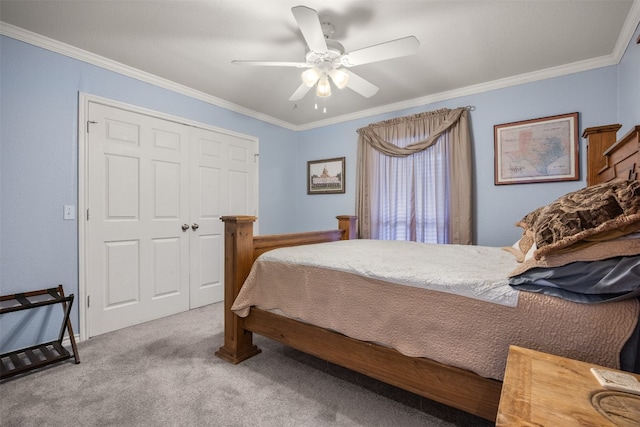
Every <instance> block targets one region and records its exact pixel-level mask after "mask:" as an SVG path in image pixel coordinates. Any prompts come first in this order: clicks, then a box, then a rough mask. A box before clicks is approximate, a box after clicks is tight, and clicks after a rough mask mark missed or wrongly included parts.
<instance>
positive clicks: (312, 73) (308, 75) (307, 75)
mask: <svg viewBox="0 0 640 427" xmlns="http://www.w3.org/2000/svg"><path fill="white" fill-rule="evenodd" d="M301 77H302V83H304V84H305V85H307V87H311V86H313V85H314V84H316V82H317V81H318V79H319V78H320V74H318V72H317V71H316V69H315V68H309V69H308V70H305V71H303V72H302V75H301Z"/></svg>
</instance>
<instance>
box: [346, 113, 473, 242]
mask: <svg viewBox="0 0 640 427" xmlns="http://www.w3.org/2000/svg"><path fill="white" fill-rule="evenodd" d="M469 108H472V107H469ZM469 108H467V107H465V108H457V109H455V110H449V109H442V110H437V111H433V112H427V113H420V114H415V115H413V116H408V117H401V118H397V119H391V120H387V121H384V122H379V123H373V124H371V125H368V126H366V127H364V128H361V129H358V134H359V137H358V172H357V185H356V214H357V216H358V224H359V230H358V235H359V237H360V238H364V239H386V240H392V239H393V240H413V241H418V242H426V243H456V244H471V243H472V218H471V137H470V135H469V123H468V119H467V114H468V111H467V110H468V109H469Z"/></svg>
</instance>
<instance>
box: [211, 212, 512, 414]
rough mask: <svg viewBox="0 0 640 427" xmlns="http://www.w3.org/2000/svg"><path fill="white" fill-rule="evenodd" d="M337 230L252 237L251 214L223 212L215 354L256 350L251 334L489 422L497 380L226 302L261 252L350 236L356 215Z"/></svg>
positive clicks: (233, 358)
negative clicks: (219, 332)
mask: <svg viewBox="0 0 640 427" xmlns="http://www.w3.org/2000/svg"><path fill="white" fill-rule="evenodd" d="M337 218H338V227H339V229H338V230H332V231H323V232H311V233H296V234H284V235H273V236H255V237H254V236H253V223H254V221H255V220H256V218H255V217H253V216H234V217H223V218H222V221H224V222H225V301H224V304H225V341H224V346H222V347H221V348H220V349H219V350H218V351H217V352H216V355H217V356H218V357H221V358H222V359H224V360H227V361H229V362H231V363H234V364H235V363H239V362H241V361H243V360H245V359H247V358H249V357H252V356H254V355H256V354H258V353H260V349H258V347H256V346H255V345H254V344H253V341H252V333H254V332H255V333H257V334H260V335H262V336H265V337H268V338H270V339H273V340H275V341H279V342H281V343H283V344H286V345H288V346H290V347H293V348H296V349H298V350H301V351H303V352H305V353H309V354H312V355H314V356H317V357H319V358H322V359H324V360H327V361H329V362H332V363H335V364H338V365H341V366H344V367H346V368H349V369H352V370H354V371H357V372H360V373H362V374H365V375H368V376H370V377H373V378H376V379H378V380H381V381H384V382H386V383H388V384H391V385H394V386H396V387H400V388H402V389H405V390H408V391H410V392H413V393H416V394H418V395H420V396H424V397H427V398H429V399H432V400H435V401H437V402H440V403H443V404H446V405H449V406H452V407H454V408H457V409H460V410H463V411H465V412H469V413H472V414H475V415H477V416H480V417H482V418H485V419H488V420H491V421H495V418H496V414H497V410H498V402H499V400H500V392H501V389H502V383H501V382H500V381H496V380H493V379H487V378H483V377H481V376H479V375H476V374H474V373H472V372H469V371H466V370H463V369H459V368H455V367H452V366H447V365H443V364H441V363H438V362H434V361H432V360H429V359H424V358H416V357H409V356H405V355H403V354H401V353H399V352H397V351H396V350H393V349H390V348H387V347H383V346H379V345H375V344H372V343H368V342H363V341H358V340H355V339H352V338H349V337H346V336H344V335H342V334H339V333H335V332H332V331H329V330H326V329H323V328H319V327H316V326H313V325H309V324H306V323H302V322H298V321H296V320H293V319H289V318H287V317H283V316H279V315H277V314H273V313H270V312H267V311H264V310H260V309H256V308H252V309H251V311H250V314H249V315H248V316H247V317H245V318H241V317H238V316H236V315H235V314H234V313H233V312H232V311H231V305H232V304H233V301H234V300H235V298H236V296H237V295H238V292H239V291H240V288H241V287H242V285H243V283H244V281H245V279H246V278H247V276H248V274H249V271H250V270H251V266H252V264H253V261H254V260H255V259H256V258H257V256H258V255H260V254H261V253H263V252H266V251H268V250H271V249H275V248H278V247H285V246H296V245H304V244H310V243H321V242H328V241H335V240H341V239H353V238H355V232H356V226H355V224H356V218H355V217H352V216H339V217H337Z"/></svg>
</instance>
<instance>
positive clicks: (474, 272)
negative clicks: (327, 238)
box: [260, 240, 518, 307]
mask: <svg viewBox="0 0 640 427" xmlns="http://www.w3.org/2000/svg"><path fill="white" fill-rule="evenodd" d="M389 248H391V249H392V250H389ZM260 259H262V260H264V261H277V262H283V263H291V264H302V265H307V266H311V267H322V268H328V269H332V270H337V271H342V272H347V273H353V274H358V275H361V276H364V277H369V278H373V279H378V280H384V281H387V282H392V283H396V284H401V285H408V286H414V287H418V288H424V289H430V290H435V291H440V292H447V293H451V294H456V295H461V296H466V297H469V298H474V299H478V300H481V301H486V302H491V303H495V304H500V305H505V306H509V307H515V306H516V305H517V303H518V291H516V290H514V289H512V288H511V287H510V286H509V284H508V274H509V272H511V271H512V270H513V269H515V268H516V266H517V265H518V263H517V261H516V259H515V257H514V256H513V255H512V254H510V253H508V252H507V251H504V250H503V249H501V248H494V247H486V246H470V245H436V244H425V243H416V242H406V241H388V240H385V241H382V240H342V241H338V242H331V243H322V244H315V245H304V246H296V247H291V248H280V249H277V250H274V251H269V252H266V253H264V254H262V255H261V256H260Z"/></svg>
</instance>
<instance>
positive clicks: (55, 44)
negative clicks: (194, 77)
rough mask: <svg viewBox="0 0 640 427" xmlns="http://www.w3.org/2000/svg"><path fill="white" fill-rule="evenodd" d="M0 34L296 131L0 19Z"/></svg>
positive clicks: (213, 97)
mask: <svg viewBox="0 0 640 427" xmlns="http://www.w3.org/2000/svg"><path fill="white" fill-rule="evenodd" d="M0 34H1V35H5V36H7V37H11V38H13V39H16V40H19V41H22V42H25V43H28V44H31V45H33V46H36V47H41V48H43V49H46V50H49V51H51V52H55V53H59V54H61V55H64V56H67V57H69V58H73V59H77V60H78V61H82V62H85V63H87V64H91V65H95V66H97V67H100V68H104V69H106V70H109V71H113V72H116V73H118V74H122V75H125V76H127V77H131V78H134V79H136V80H140V81H142V82H145V83H150V84H152V85H154V86H158V87H161V88H163V89H167V90H170V91H172V92H176V93H179V94H182V95H186V96H188V97H191V98H195V99H198V100H200V101H204V102H206V103H209V104H212V105H215V106H217V107H221V108H224V109H226V110H229V111H233V112H235V113H239V114H243V115H245V116H249V117H252V118H254V119H258V120H261V121H264V122H267V123H271V124H274V125H276V126H280V127H283V128H286V129H290V130H296V129H295V126H294V125H292V124H291V123H288V122H285V121H283V120H279V119H276V118H275V117H271V116H269V115H266V114H262V113H258V112H256V111H254V110H250V109H248V108H245V107H242V106H240V105H237V104H234V103H231V102H229V101H226V100H224V99H221V98H217V97H215V96H212V95H209V94H206V93H204V92H201V91H198V90H195V89H192V88H190V87H188V86H184V85H181V84H179V83H176V82H173V81H171V80H167V79H164V78H162V77H158V76H156V75H155V74H151V73H147V72H145V71H142V70H139V69H137V68H133V67H130V66H128V65H125V64H122V63H120V62H117V61H113V60H111V59H108V58H105V57H103V56H100V55H96V54H94V53H91V52H88V51H86V50H83V49H79V48H76V47H73V46H71V45H68V44H66V43H62V42H59V41H57V40H54V39H51V38H49V37H45V36H42V35H40V34H37V33H34V32H31V31H27V30H25V29H23V28H20V27H16V26H15V25H11V24H7V23H6V22H2V21H0Z"/></svg>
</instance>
